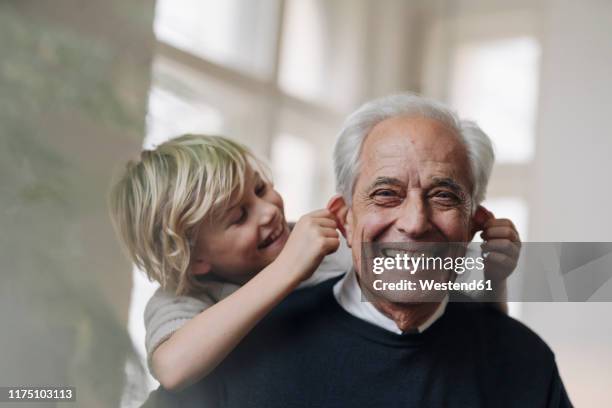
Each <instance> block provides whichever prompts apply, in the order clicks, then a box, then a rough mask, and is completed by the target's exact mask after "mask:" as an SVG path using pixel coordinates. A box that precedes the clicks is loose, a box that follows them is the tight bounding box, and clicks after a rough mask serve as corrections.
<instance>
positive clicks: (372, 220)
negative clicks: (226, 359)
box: [361, 214, 393, 242]
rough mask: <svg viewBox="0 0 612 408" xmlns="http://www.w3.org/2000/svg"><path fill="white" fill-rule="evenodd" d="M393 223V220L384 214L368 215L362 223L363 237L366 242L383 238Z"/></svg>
mask: <svg viewBox="0 0 612 408" xmlns="http://www.w3.org/2000/svg"><path fill="white" fill-rule="evenodd" d="M392 224H393V220H390V219H388V217H384V216H382V215H378V214H373V215H370V216H366V217H364V219H363V222H362V224H361V231H362V232H361V237H363V241H364V242H372V241H376V240H378V239H380V238H381V236H382V235H383V234H384V233H385V231H387V230H388V229H389V227H390V226H391V225H392Z"/></svg>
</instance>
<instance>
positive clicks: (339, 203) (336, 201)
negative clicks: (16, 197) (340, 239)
mask: <svg viewBox="0 0 612 408" xmlns="http://www.w3.org/2000/svg"><path fill="white" fill-rule="evenodd" d="M327 209H328V210H329V211H330V212H331V213H332V214H333V215H334V217H336V223H337V224H338V230H339V231H340V232H341V233H342V235H343V236H344V238H346V239H347V241H348V239H349V237H348V234H347V227H348V223H347V216H348V213H349V211H350V209H349V207H348V205H347V204H346V201H344V197H342V195H341V194H335V195H334V196H333V197H332V198H331V199H330V200H329V202H328V203H327ZM349 244H350V243H349Z"/></svg>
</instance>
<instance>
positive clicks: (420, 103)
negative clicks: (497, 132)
mask: <svg viewBox="0 0 612 408" xmlns="http://www.w3.org/2000/svg"><path fill="white" fill-rule="evenodd" d="M396 116H421V117H426V118H430V119H434V120H437V121H439V122H441V123H442V124H444V125H446V126H448V127H449V128H450V129H451V130H453V131H455V133H456V134H457V135H459V137H460V138H461V140H462V141H463V142H464V144H465V147H466V150H467V155H468V160H469V162H470V170H471V174H470V177H471V179H472V183H473V190H472V208H471V210H472V212H474V211H475V210H476V207H477V206H478V205H479V204H480V203H481V202H482V201H483V200H484V198H485V193H486V190H487V184H488V182H489V176H490V175H491V169H492V168H493V162H494V161H495V154H494V152H493V146H492V144H491V140H490V139H489V137H488V136H487V135H486V134H485V133H484V132H483V131H482V129H480V127H479V126H478V125H477V124H476V123H474V122H472V121H467V120H460V119H459V117H458V116H457V114H456V113H455V112H453V111H452V110H451V109H449V108H448V107H446V106H445V105H443V104H442V103H440V102H437V101H434V100H432V99H428V98H424V97H422V96H418V95H415V94H410V93H403V94H397V95H390V96H386V97H383V98H380V99H375V100H373V101H370V102H367V103H365V104H364V105H362V106H361V107H360V108H359V109H357V110H356V111H355V112H353V113H352V114H351V115H350V116H349V117H348V118H347V119H346V121H345V122H344V124H343V126H342V130H341V131H340V134H339V135H338V139H337V141H336V146H335V148H334V169H335V172H336V191H337V192H338V193H340V194H342V196H343V197H344V199H345V201H346V202H347V203H348V204H350V203H351V199H352V196H353V188H354V187H355V181H356V180H357V177H358V175H359V167H360V163H359V155H360V153H361V147H362V146H363V142H364V140H365V139H366V137H367V136H368V134H369V133H370V132H371V130H372V129H373V128H374V126H376V125H377V124H378V123H380V122H382V121H384V120H385V119H389V118H392V117H396Z"/></svg>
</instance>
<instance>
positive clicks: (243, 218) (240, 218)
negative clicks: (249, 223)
mask: <svg viewBox="0 0 612 408" xmlns="http://www.w3.org/2000/svg"><path fill="white" fill-rule="evenodd" d="M247 215H248V214H247V212H246V210H245V209H244V207H241V208H240V215H239V216H238V218H236V219H234V221H233V222H232V224H238V225H239V224H242V223H243V222H245V221H246V219H247Z"/></svg>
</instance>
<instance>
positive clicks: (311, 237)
mask: <svg viewBox="0 0 612 408" xmlns="http://www.w3.org/2000/svg"><path fill="white" fill-rule="evenodd" d="M339 245H340V239H339V235H338V232H337V231H336V220H335V218H334V216H333V215H332V213H331V212H329V211H328V210H326V209H322V210H317V211H313V212H311V213H308V214H306V215H304V216H302V217H301V218H300V219H299V221H298V222H297V223H296V224H295V227H293V231H292V232H291V235H290V236H289V239H288V240H287V243H286V244H285V247H284V248H283V250H282V252H281V253H280V254H279V256H278V258H277V260H276V261H275V262H280V263H282V264H283V266H284V267H285V268H287V269H288V270H290V271H291V273H295V274H297V277H298V278H299V279H300V280H304V279H308V278H309V277H310V276H311V275H312V274H313V272H314V271H315V270H316V269H317V268H318V267H319V264H320V263H321V261H322V260H323V258H324V257H325V256H326V255H328V254H331V253H332V252H334V251H336V250H337V249H338V246H339Z"/></svg>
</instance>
